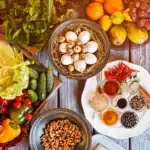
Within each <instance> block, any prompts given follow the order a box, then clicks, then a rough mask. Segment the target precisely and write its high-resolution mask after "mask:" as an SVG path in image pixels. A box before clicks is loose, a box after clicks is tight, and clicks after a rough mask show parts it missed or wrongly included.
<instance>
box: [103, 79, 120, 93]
mask: <svg viewBox="0 0 150 150" xmlns="http://www.w3.org/2000/svg"><path fill="white" fill-rule="evenodd" d="M103 90H104V92H105V93H106V94H107V95H109V96H114V95H116V94H117V93H118V90H119V84H118V83H117V82H116V81H115V80H109V81H106V82H105V84H104V86H103Z"/></svg>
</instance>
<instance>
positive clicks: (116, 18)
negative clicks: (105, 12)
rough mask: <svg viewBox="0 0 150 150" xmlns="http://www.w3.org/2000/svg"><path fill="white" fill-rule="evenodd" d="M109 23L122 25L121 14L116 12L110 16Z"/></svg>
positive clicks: (122, 18) (122, 17)
mask: <svg viewBox="0 0 150 150" xmlns="http://www.w3.org/2000/svg"><path fill="white" fill-rule="evenodd" d="M111 21H112V23H113V24H122V23H123V21H124V16H123V13H122V12H120V11H116V12H114V13H113V14H112V15H111Z"/></svg>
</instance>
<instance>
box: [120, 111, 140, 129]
mask: <svg viewBox="0 0 150 150" xmlns="http://www.w3.org/2000/svg"><path fill="white" fill-rule="evenodd" d="M138 121H139V118H138V116H137V114H136V113H134V112H125V113H124V114H123V115H122V116H121V124H122V125H123V126H124V127H125V128H133V127H135V126H136V125H137V124H138Z"/></svg>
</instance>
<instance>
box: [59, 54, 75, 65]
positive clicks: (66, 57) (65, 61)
mask: <svg viewBox="0 0 150 150" xmlns="http://www.w3.org/2000/svg"><path fill="white" fill-rule="evenodd" d="M61 62H62V64H63V65H70V64H72V63H73V60H72V58H71V56H70V55H68V54H64V55H63V56H62V57H61Z"/></svg>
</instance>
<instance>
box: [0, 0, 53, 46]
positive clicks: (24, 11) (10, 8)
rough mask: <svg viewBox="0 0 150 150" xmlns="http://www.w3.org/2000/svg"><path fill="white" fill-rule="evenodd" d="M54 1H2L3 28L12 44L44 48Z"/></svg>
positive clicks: (0, 0)
mask: <svg viewBox="0 0 150 150" xmlns="http://www.w3.org/2000/svg"><path fill="white" fill-rule="evenodd" d="M52 7H53V0H25V1H24V0H0V8H1V9H0V14H1V13H2V12H3V15H2V16H3V17H1V19H2V20H4V23H3V28H4V32H5V36H6V37H7V39H8V40H9V41H10V42H17V43H21V44H24V45H30V46H35V47H38V48H41V47H43V45H44V43H45V39H47V37H48V33H49V25H50V24H51V17H52Z"/></svg>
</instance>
